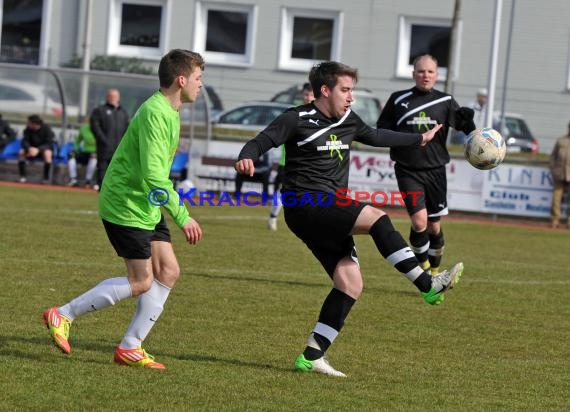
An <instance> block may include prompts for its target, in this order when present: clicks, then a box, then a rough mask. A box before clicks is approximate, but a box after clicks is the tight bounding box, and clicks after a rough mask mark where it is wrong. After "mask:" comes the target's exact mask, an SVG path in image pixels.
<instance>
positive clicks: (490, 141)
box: [465, 127, 507, 170]
mask: <svg viewBox="0 0 570 412" xmlns="http://www.w3.org/2000/svg"><path fill="white" fill-rule="evenodd" d="M506 153H507V144H506V143H505V139H503V136H501V134H500V133H499V132H497V131H496V130H495V129H491V128H490V127H483V128H481V129H475V130H473V131H472V132H471V133H469V136H467V140H466V141H465V158H466V159H467V161H468V162H469V163H470V164H471V166H473V167H475V168H477V169H481V170H489V169H493V168H495V167H497V166H499V165H500V164H501V163H502V162H503V160H504V159H505V154H506Z"/></svg>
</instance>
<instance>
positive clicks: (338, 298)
mask: <svg viewBox="0 0 570 412" xmlns="http://www.w3.org/2000/svg"><path fill="white" fill-rule="evenodd" d="M354 302H356V299H354V298H352V297H350V296H348V295H347V294H346V293H344V292H341V291H340V290H338V289H335V288H333V289H332V290H331V291H330V293H329V294H328V296H327V297H326V299H325V301H324V302H323V306H322V307H321V313H320V314H319V320H318V323H320V324H323V325H326V326H328V327H329V328H331V329H333V330H335V331H336V332H337V334H338V332H340V330H341V329H342V327H343V325H344V321H345V319H346V317H347V316H348V313H349V312H350V309H352V306H353V305H354ZM315 329H316V330H318V325H317V326H316V327H315ZM313 337H314V339H315V341H316V342H317V344H318V345H319V347H320V348H321V350H320V351H319V350H318V349H315V348H312V347H310V346H307V347H306V348H305V350H304V351H303V355H304V356H305V358H306V359H308V360H315V359H318V358H320V357H321V356H323V355H324V354H325V352H326V351H327V349H328V348H329V346H330V345H331V343H332V342H331V341H330V340H329V339H328V338H327V337H325V336H324V335H323V334H320V333H318V332H313Z"/></svg>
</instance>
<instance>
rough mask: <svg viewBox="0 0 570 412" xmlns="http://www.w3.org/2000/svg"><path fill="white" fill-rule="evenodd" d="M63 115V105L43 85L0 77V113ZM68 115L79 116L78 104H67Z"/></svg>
mask: <svg viewBox="0 0 570 412" xmlns="http://www.w3.org/2000/svg"><path fill="white" fill-rule="evenodd" d="M7 112H10V113H23V114H26V115H31V114H38V115H40V116H41V115H52V116H61V115H62V114H63V105H62V104H61V101H56V100H54V98H53V97H52V96H50V94H49V93H48V90H47V89H46V88H45V87H44V86H43V85H38V84H35V83H32V82H25V81H21V80H10V79H0V113H7ZM66 114H67V115H68V116H77V115H78V114H79V108H78V107H77V106H67V105H66Z"/></svg>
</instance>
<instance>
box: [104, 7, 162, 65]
mask: <svg viewBox="0 0 570 412" xmlns="http://www.w3.org/2000/svg"><path fill="white" fill-rule="evenodd" d="M170 1H171V0H114V1H113V2H112V4H111V7H110V16H109V22H110V24H109V31H110V33H109V41H108V47H107V48H108V53H109V54H116V55H121V56H128V57H139V58H147V59H160V58H161V57H162V55H163V54H164V53H165V52H166V43H167V41H166V36H167V31H166V23H167V21H168V16H169V11H170Z"/></svg>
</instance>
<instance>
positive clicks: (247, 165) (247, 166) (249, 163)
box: [234, 159, 255, 176]
mask: <svg viewBox="0 0 570 412" xmlns="http://www.w3.org/2000/svg"><path fill="white" fill-rule="evenodd" d="M234 168H235V169H236V172H238V173H241V174H244V175H249V176H253V174H254V173H255V166H254V165H253V160H251V159H241V160H238V161H237V162H236V164H235V166H234Z"/></svg>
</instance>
